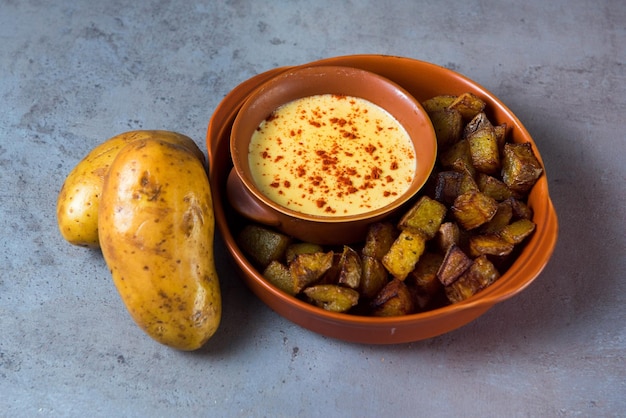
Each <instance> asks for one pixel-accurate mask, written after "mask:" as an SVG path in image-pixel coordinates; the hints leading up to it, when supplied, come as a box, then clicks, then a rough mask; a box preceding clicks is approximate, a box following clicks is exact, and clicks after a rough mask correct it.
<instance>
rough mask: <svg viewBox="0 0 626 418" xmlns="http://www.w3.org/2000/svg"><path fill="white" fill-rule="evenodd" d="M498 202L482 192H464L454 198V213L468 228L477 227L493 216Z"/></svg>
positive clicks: (452, 209)
mask: <svg viewBox="0 0 626 418" xmlns="http://www.w3.org/2000/svg"><path fill="white" fill-rule="evenodd" d="M497 210H498V202H496V201H495V200H494V199H492V198H491V197H489V196H486V195H485V194H483V193H481V192H475V191H470V192H467V193H463V194H462V195H460V196H459V197H457V198H456V199H455V200H454V203H453V204H452V208H451V211H452V214H453V215H454V218H455V219H456V220H457V222H459V224H460V225H461V226H462V227H463V228H465V229H466V230H471V229H474V228H477V227H479V226H481V225H482V224H484V223H485V222H488V221H489V220H491V218H493V216H494V215H495V214H496V211H497Z"/></svg>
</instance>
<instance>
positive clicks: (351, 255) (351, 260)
mask: <svg viewBox="0 0 626 418" xmlns="http://www.w3.org/2000/svg"><path fill="white" fill-rule="evenodd" d="M362 271H363V269H362V267H361V257H360V256H359V254H358V253H357V252H356V251H354V250H353V249H352V248H350V247H349V246H347V245H344V246H343V252H342V253H341V259H340V260H339V278H338V281H337V282H338V284H340V285H343V286H345V287H349V288H351V289H358V288H359V284H360V283H361V274H362Z"/></svg>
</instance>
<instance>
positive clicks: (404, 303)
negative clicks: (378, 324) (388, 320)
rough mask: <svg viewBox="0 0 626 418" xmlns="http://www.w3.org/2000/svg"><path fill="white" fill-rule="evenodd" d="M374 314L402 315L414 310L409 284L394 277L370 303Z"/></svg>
mask: <svg viewBox="0 0 626 418" xmlns="http://www.w3.org/2000/svg"><path fill="white" fill-rule="evenodd" d="M370 306H371V308H372V315H373V316H400V315H408V314H410V313H411V312H413V309H414V307H413V298H412V296H411V292H410V290H409V288H408V287H407V285H406V284H405V283H404V282H403V281H402V280H399V279H393V280H391V281H390V282H389V283H387V284H386V285H385V287H383V288H382V290H381V291H380V292H379V293H378V295H376V298H374V300H373V301H372V302H371V304H370Z"/></svg>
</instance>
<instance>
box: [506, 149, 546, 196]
mask: <svg viewBox="0 0 626 418" xmlns="http://www.w3.org/2000/svg"><path fill="white" fill-rule="evenodd" d="M541 173H543V168H542V167H541V163H540V162H539V160H538V159H537V157H536V156H535V153H534V152H533V149H532V145H531V144H530V143H529V142H525V143H521V144H514V143H507V144H505V145H504V150H503V157H502V181H504V183H505V184H506V185H507V186H509V188H510V189H511V190H513V191H514V192H517V193H519V194H522V195H525V194H527V193H528V192H529V191H530V189H531V188H532V187H533V186H534V184H535V182H536V181H537V179H538V178H539V177H540V176H541Z"/></svg>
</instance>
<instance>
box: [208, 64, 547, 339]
mask: <svg viewBox="0 0 626 418" xmlns="http://www.w3.org/2000/svg"><path fill="white" fill-rule="evenodd" d="M378 60H380V61H381V63H380V64H381V65H382V62H383V61H384V65H393V64H394V62H400V61H402V62H406V63H407V65H408V64H414V65H418V66H421V67H424V68H429V69H436V70H437V71H444V72H447V73H450V75H451V76H453V77H455V78H456V79H457V80H459V81H462V82H463V83H465V84H467V85H470V86H471V87H472V89H473V90H476V91H478V92H479V94H480V95H482V96H483V97H486V98H488V99H489V103H490V106H496V107H497V108H499V110H500V111H501V112H502V113H504V114H506V115H507V117H508V118H509V119H510V120H511V122H512V125H513V127H514V129H516V130H519V131H520V132H521V133H522V134H523V136H525V137H526V138H528V139H529V142H531V143H532V144H533V146H534V147H535V150H536V151H537V152H536V154H537V158H538V159H539V161H540V162H541V164H542V166H543V167H544V173H543V175H542V176H541V178H540V179H539V180H538V182H537V184H535V186H534V187H533V189H532V191H531V195H532V194H535V195H536V194H539V193H542V194H543V199H542V201H541V202H538V203H540V204H541V205H540V207H541V209H542V212H541V215H543V216H540V217H539V216H537V213H535V216H534V219H533V220H536V219H538V218H541V219H543V222H541V223H540V224H538V225H537V228H536V230H535V233H534V234H533V235H532V236H531V237H530V239H529V241H528V242H527V243H526V244H525V248H524V250H523V251H522V252H521V253H520V254H519V256H518V257H517V258H516V260H515V261H514V262H513V264H512V265H511V266H510V267H509V269H507V271H506V272H504V274H503V275H502V277H501V278H500V279H499V280H498V281H496V282H495V283H493V284H492V285H490V286H489V287H487V288H486V289H483V290H482V291H481V292H479V293H478V294H476V295H474V296H472V297H470V298H468V299H466V300H464V301H461V302H457V303H454V304H450V305H447V306H443V307H440V308H436V309H433V310H429V311H424V312H418V313H413V314H409V315H404V316H394V317H383V318H380V317H371V316H362V315H354V314H347V313H335V312H329V311H325V310H323V309H322V308H319V307H316V306H313V305H311V304H308V303H306V302H305V301H302V300H299V299H297V298H295V297H293V296H290V295H288V294H286V293H284V292H282V291H281V290H279V289H278V288H277V287H275V286H274V285H272V284H271V283H269V282H268V281H267V280H264V279H263V278H262V277H261V274H260V272H259V271H258V270H257V269H256V267H255V266H253V265H252V264H251V262H250V261H248V259H247V258H246V257H245V255H244V254H243V252H242V251H241V249H240V248H239V247H238V246H237V245H236V241H235V238H234V236H233V235H232V233H231V231H230V228H229V225H228V222H227V220H226V218H225V216H224V213H223V211H222V212H220V213H217V214H216V215H218V216H219V217H220V218H221V219H220V221H221V223H218V227H219V229H220V232H221V233H222V234H223V236H224V243H225V244H226V246H227V248H228V251H229V253H230V255H231V257H233V258H234V259H235V261H236V262H237V263H238V268H239V270H240V271H239V272H240V273H241V275H242V278H243V279H244V281H245V282H246V284H247V285H248V287H250V288H252V289H251V290H253V293H255V294H256V296H257V297H259V298H260V299H262V300H263V302H265V303H266V304H267V305H268V306H269V307H270V308H271V309H273V310H275V311H277V312H278V313H279V314H280V315H282V316H286V315H285V311H292V310H303V311H305V312H307V314H308V315H309V316H312V317H314V318H315V321H322V322H324V323H325V324H326V325H329V324H330V325H332V327H331V328H332V329H328V330H327V329H321V328H320V327H321V326H320V325H315V324H312V323H311V320H306V319H302V318H299V319H293V318H290V317H287V319H289V320H290V321H292V322H294V323H297V324H299V325H300V326H303V327H304V328H307V329H309V330H312V331H314V332H316V333H319V334H322V335H326V336H331V337H334V338H338V339H341V340H346V341H353V342H360V343H373V344H394V343H404V342H412V341H418V340H420V339H425V338H431V337H433V336H436V335H441V334H443V333H447V332H450V331H452V330H454V329H457V328H459V327H460V326H463V325H464V324H465V323H468V322H471V321H472V320H474V319H475V317H473V318H469V320H468V321H466V322H464V323H462V324H460V325H458V326H454V327H452V328H450V329H446V330H443V331H441V332H433V333H431V334H430V335H424V336H423V337H417V338H416V337H413V336H408V337H407V336H403V337H396V338H394V337H393V330H395V329H396V327H398V326H402V325H408V324H411V325H413V324H415V323H416V322H418V321H422V320H427V319H434V318H443V317H450V316H452V315H457V314H458V313H459V312H460V311H468V312H469V311H475V312H479V314H478V315H477V316H479V315H480V314H482V313H484V312H485V311H486V310H488V309H490V308H491V307H493V306H494V305H495V304H497V303H499V302H503V301H504V300H507V299H509V298H511V297H512V296H514V295H516V294H518V293H519V292H521V291H522V290H524V289H525V288H527V287H528V286H530V284H531V283H532V282H533V281H534V280H535V279H536V278H537V277H538V276H539V275H540V273H541V272H542V271H543V270H544V268H545V267H546V265H547V264H548V262H549V260H550V258H551V256H552V254H553V252H554V249H555V246H556V242H557V239H558V232H559V224H558V218H557V214H556V211H555V208H554V205H553V203H552V201H551V199H550V195H549V192H548V180H547V173H546V172H545V165H544V164H543V160H542V157H541V153H540V152H539V150H538V149H537V147H536V144H535V142H534V139H533V138H532V136H531V135H530V134H529V133H528V131H527V130H526V128H525V127H524V126H523V125H522V123H521V122H520V121H519V119H518V118H517V116H516V115H515V114H514V113H513V112H512V111H511V110H510V109H509V108H508V107H507V106H506V105H505V104H504V103H503V102H502V101H500V100H499V99H498V98H497V97H496V96H495V95H493V94H492V93H491V92H489V91H488V90H487V89H485V88H484V87H483V86H481V85H480V84H478V83H476V82H475V81H473V80H470V79H469V78H468V77H466V76H464V75H462V74H459V73H457V72H455V71H454V70H451V69H448V68H445V67H441V66H439V65H436V64H433V63H429V62H426V61H420V60H417V59H413V58H406V57H398V56H392V55H380V54H356V55H344V56H338V57H331V58H326V59H322V60H318V61H313V62H311V63H307V64H304V65H306V66H310V65H327V64H334V63H340V64H341V65H346V63H350V64H351V65H362V64H363V63H370V62H371V63H374V62H377V61H378ZM290 68H294V67H277V68H274V69H271V70H268V71H266V72H263V73H260V74H258V75H256V76H254V77H252V78H250V79H248V80H246V81H244V82H243V83H241V84H240V85H238V86H237V87H236V88H235V89H234V90H233V91H232V92H231V93H230V94H229V95H228V96H226V97H225V98H224V99H223V100H222V102H220V104H219V105H218V107H217V108H216V110H215V113H214V114H213V117H212V118H211V120H210V122H209V125H208V130H207V148H208V150H209V159H210V161H213V160H214V158H215V157H216V152H217V151H216V147H217V144H216V143H214V142H213V139H215V138H217V139H218V140H219V139H220V138H223V136H224V131H225V130H228V129H229V127H228V125H229V123H232V120H233V115H236V113H237V111H238V106H240V105H241V98H242V97H245V96H246V92H249V91H250V89H251V86H253V85H254V84H255V83H257V82H261V80H263V79H267V78H269V77H272V76H274V75H276V74H279V73H280V72H281V71H285V70H288V69H290ZM252 88H253V87H252ZM216 115H217V116H219V117H218V118H216ZM218 119H221V121H220V123H221V122H222V121H225V122H226V123H224V124H221V125H220V126H218V122H217V120H218ZM229 121H230V122H229ZM212 166H213V164H211V165H210V169H211V168H212ZM211 174H213V172H212V171H211ZM210 177H211V178H212V177H213V175H211V176H210ZM212 186H213V188H212V189H213V193H222V191H223V188H222V186H223V185H218V184H215V185H212ZM535 198H536V197H535ZM529 199H530V196H529ZM221 200H224V199H221ZM219 209H220V210H222V209H223V208H219ZM222 226H224V228H222ZM529 265H530V266H531V267H529ZM502 279H505V280H502ZM510 283H513V284H512V285H511V284H510ZM505 286H507V287H508V289H506V290H502V288H503V287H505ZM257 287H259V288H262V289H263V291H264V292H267V293H266V294H263V293H261V292H259V291H258V289H257ZM267 295H271V296H272V297H274V298H276V299H278V300H279V301H280V303H281V304H282V306H281V307H280V308H277V307H276V303H277V302H275V301H274V302H273V303H269V302H268V299H269V298H270V297H269V296H267ZM346 326H361V327H366V328H367V329H372V330H374V329H379V328H384V329H385V330H391V334H390V338H389V339H388V340H387V341H379V340H373V339H372V338H368V337H367V336H366V335H359V336H354V335H342V334H340V333H339V332H338V331H337V330H338V329H340V328H342V327H343V328H345V327H346ZM390 327H391V328H390Z"/></svg>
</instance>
